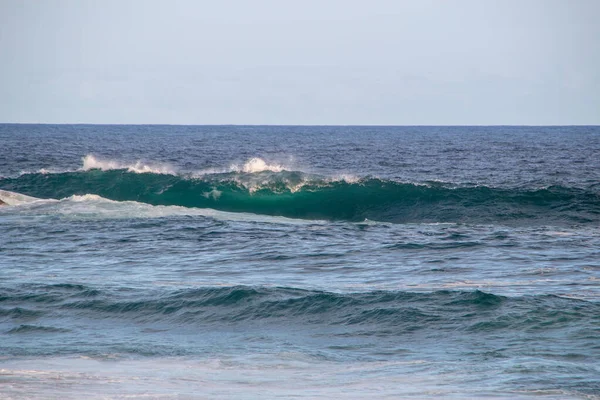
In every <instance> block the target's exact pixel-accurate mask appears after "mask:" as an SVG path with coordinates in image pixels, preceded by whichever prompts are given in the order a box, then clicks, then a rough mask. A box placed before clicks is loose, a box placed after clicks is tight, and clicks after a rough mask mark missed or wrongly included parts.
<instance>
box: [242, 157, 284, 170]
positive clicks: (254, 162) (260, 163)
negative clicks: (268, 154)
mask: <svg viewBox="0 0 600 400" xmlns="http://www.w3.org/2000/svg"><path fill="white" fill-rule="evenodd" d="M230 170H231V171H233V172H245V173H247V174H253V173H256V172H263V171H271V172H281V171H284V170H286V168H285V167H284V166H282V165H280V164H267V163H266V162H265V160H263V159H262V158H259V157H253V158H251V159H249V160H248V161H246V162H245V163H244V165H242V166H241V167H240V166H239V165H237V164H233V165H231V167H230Z"/></svg>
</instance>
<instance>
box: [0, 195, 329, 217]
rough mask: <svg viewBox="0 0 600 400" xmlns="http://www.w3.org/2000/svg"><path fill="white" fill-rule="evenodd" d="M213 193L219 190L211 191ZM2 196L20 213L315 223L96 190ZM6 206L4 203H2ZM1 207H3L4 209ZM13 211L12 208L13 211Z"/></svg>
mask: <svg viewBox="0 0 600 400" xmlns="http://www.w3.org/2000/svg"><path fill="white" fill-rule="evenodd" d="M214 192H218V191H214ZM209 195H210V196H217V198H218V194H217V193H213V192H209ZM0 199H1V200H2V201H3V202H5V203H6V204H7V205H9V206H17V207H15V208H13V207H10V210H14V212H15V213H16V214H19V215H23V214H24V215H62V216H63V217H65V218H72V219H119V218H163V217H172V216H202V217H209V218H214V219H218V220H224V221H238V222H263V223H274V224H315V223H322V222H323V221H309V220H301V219H293V218H286V217H278V216H270V215H260V214H250V213H237V212H227V211H219V210H214V209H212V208H194V207H182V206H154V205H151V204H147V203H140V202H137V201H115V200H110V199H106V198H104V197H101V196H98V195H96V194H84V195H73V196H69V197H66V198H63V199H60V200H55V199H38V198H35V197H30V196H25V195H22V194H19V193H14V192H9V191H6V190H0ZM2 208H4V207H2ZM2 208H0V210H1V209H2ZM11 212H13V211H11Z"/></svg>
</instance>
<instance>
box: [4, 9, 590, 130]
mask: <svg viewBox="0 0 600 400" xmlns="http://www.w3.org/2000/svg"><path fill="white" fill-rule="evenodd" d="M599 21H600V1H598V0H589V1H588V0H564V1H555V0H539V1H538V0H519V1H513V0H496V1H493V0H464V1H463V0H452V1H449V0H446V1H442V0H439V1H434V0H414V1H401V0H395V1H378V0H369V1H367V0H360V1H354V0H339V1H338V0H314V1H313V0H302V1H300V0H297V1H293V0H290V1H287V0H248V1H214V0H211V1H194V0H189V1H187V0H186V1H167V0H164V1H154V0H140V1H106V0H103V1H96V0H87V1H86V0H73V1H61V0H55V1H53V0H46V1H44V0H39V1H33V0H31V1H27V0H14V1H13V0H0V122H47V123H78V122H81V123H167V124H391V125H415V124H417V125H439V124H442V125H444V124H465V125H471V124H492V125H495V124H533V125H535V124H600V23H599Z"/></svg>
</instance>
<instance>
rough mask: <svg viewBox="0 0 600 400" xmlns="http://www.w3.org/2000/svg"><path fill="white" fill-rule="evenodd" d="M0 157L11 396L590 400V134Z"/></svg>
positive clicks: (359, 139)
mask: <svg viewBox="0 0 600 400" xmlns="http://www.w3.org/2000/svg"><path fill="white" fill-rule="evenodd" d="M0 143H2V147H1V148H0V199H2V200H3V201H4V202H5V203H7V204H9V205H8V206H2V207H0V337H1V338H2V340H0V356H1V357H2V359H1V362H0V382H1V383H2V385H1V386H0V393H2V394H3V395H4V396H5V397H32V398H53V397H56V396H59V395H60V396H61V397H65V398H78V396H79V395H80V394H81V393H83V392H85V393H86V396H88V395H89V396H88V397H92V398H102V397H111V398H125V397H136V396H138V397H164V398H170V397H179V398H181V397H183V398H186V397H197V396H200V397H205V398H230V397H243V398H257V397H263V398H264V397H265V396H267V397H286V398H288V397H302V398H317V397H349V398H364V397H366V396H370V397H377V398H410V397H414V398H431V397H444V398H446V397H450V398H473V397H477V398H480V397H494V398H529V397H531V396H535V397H543V398H556V399H559V398H596V397H598V396H599V395H600V378H599V377H600V367H599V365H600V364H599V362H598V361H599V359H600V339H599V338H600V302H599V299H600V250H599V249H600V229H599V227H600V157H597V155H598V154H600V128H598V127H234V126H229V127H218V126H214V127H192V126H190V127H180V126H85V125H67V126H60V125H0Z"/></svg>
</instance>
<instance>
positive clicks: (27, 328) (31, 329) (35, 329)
mask: <svg viewBox="0 0 600 400" xmlns="http://www.w3.org/2000/svg"><path fill="white" fill-rule="evenodd" d="M66 332H70V330H69V329H64V328H54V327H52V326H38V325H19V326H18V327H16V328H12V329H10V330H8V331H7V332H6V333H9V334H25V333H29V334H35V333H66Z"/></svg>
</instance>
